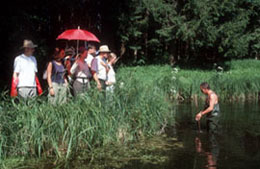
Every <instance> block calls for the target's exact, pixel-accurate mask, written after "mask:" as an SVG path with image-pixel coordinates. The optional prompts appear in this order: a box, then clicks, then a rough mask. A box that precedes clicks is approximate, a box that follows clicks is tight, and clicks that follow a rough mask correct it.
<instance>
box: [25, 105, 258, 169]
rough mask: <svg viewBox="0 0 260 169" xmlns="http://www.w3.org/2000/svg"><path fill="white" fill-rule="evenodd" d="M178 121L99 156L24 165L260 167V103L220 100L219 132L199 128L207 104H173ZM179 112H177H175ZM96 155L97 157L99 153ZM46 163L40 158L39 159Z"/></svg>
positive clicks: (185, 168)
mask: <svg viewBox="0 0 260 169" xmlns="http://www.w3.org/2000/svg"><path fill="white" fill-rule="evenodd" d="M173 107H174V109H175V111H176V112H177V114H176V117H175V118H176V123H177V124H176V127H175V128H174V127H168V128H166V130H165V131H166V133H167V134H165V135H163V136H161V135H160V136H156V137H153V138H149V139H145V140H140V141H139V142H138V143H135V144H130V145H126V146H125V147H124V146H123V145H120V146H119V147H113V146H108V147H105V148H102V150H101V151H100V152H99V151H97V152H96V156H95V160H94V161H93V162H92V163H91V164H90V160H84V159H86V158H85V157H83V158H82V160H80V159H79V158H78V160H73V161H68V162H66V164H61V165H54V164H53V162H51V163H50V162H49V161H47V162H46V163H45V162H43V165H42V166H43V167H40V165H38V166H37V167H36V165H33V166H32V167H21V168H33V169H34V168H44V169H46V168H48V169H51V168H64V169H65V168H66V169H67V168H77V169H83V168H84V169H85V168H97V169H114V168H117V169H118V168H121V169H204V168H206V169H217V168H218V169H259V168H260V104H258V103H232V104H230V103H220V109H221V115H220V128H219V132H218V135H209V134H207V132H206V129H205V127H206V125H205V119H203V120H202V122H201V129H202V131H203V133H199V132H198V127H197V125H196V123H195V120H194V119H195V113H196V112H199V111H200V109H201V108H202V107H203V105H197V106H196V105H195V104H178V105H174V106H173ZM173 118H174V117H173ZM96 157H97V158H96ZM39 164H41V163H39Z"/></svg>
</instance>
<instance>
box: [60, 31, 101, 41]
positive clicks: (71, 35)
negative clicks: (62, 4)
mask: <svg viewBox="0 0 260 169" xmlns="http://www.w3.org/2000/svg"><path fill="white" fill-rule="evenodd" d="M59 39H66V40H83V41H94V42H100V41H99V39H98V38H97V37H96V36H95V35H94V34H93V33H91V32H89V31H86V30H83V29H69V30H66V31H64V32H63V33H62V34H60V35H59V36H58V37H57V40H59Z"/></svg>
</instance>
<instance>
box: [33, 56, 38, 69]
mask: <svg viewBox="0 0 260 169" xmlns="http://www.w3.org/2000/svg"><path fill="white" fill-rule="evenodd" d="M33 62H34V64H35V68H34V71H35V72H36V73H37V72H38V68H37V67H38V66H37V60H36V58H35V57H33Z"/></svg>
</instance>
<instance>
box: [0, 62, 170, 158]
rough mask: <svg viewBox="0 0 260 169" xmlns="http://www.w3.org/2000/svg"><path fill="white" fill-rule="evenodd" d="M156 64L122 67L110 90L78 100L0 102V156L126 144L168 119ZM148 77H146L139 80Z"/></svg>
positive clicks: (63, 154) (62, 153)
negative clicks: (61, 101)
mask: <svg viewBox="0 0 260 169" xmlns="http://www.w3.org/2000/svg"><path fill="white" fill-rule="evenodd" d="M156 69H157V67H151V68H149V69H148V70H146V69H144V68H142V67H139V68H138V67H137V68H122V69H120V71H119V74H118V86H116V90H115V93H114V94H111V93H107V94H106V98H105V97H104V95H103V93H99V92H97V91H96V90H94V89H93V90H90V91H89V92H88V94H87V95H86V96H84V97H82V98H78V99H75V100H70V101H69V102H68V103H66V104H63V105H57V106H53V105H50V104H49V103H48V102H47V101H45V100H44V98H37V99H35V100H28V101H25V102H24V101H20V103H18V104H17V103H15V102H14V101H15V100H10V99H9V98H8V97H7V98H5V97H6V95H4V96H3V97H2V102H1V103H0V108H1V109H0V115H1V116H0V129H1V132H0V159H1V160H3V159H5V158H10V157H17V156H18V157H21V156H22V157H56V158H58V159H62V158H66V159H68V158H70V157H73V156H74V155H75V154H76V153H78V152H80V151H82V150H85V151H87V152H89V153H90V154H91V152H92V151H94V150H95V149H96V148H100V147H102V146H105V145H108V144H111V143H130V142H134V141H136V140H138V139H139V138H140V137H146V136H152V135H155V134H158V133H160V131H161V130H162V128H163V126H165V125H166V124H169V123H171V124H173V123H174V112H173V111H170V106H169V102H168V101H166V98H167V95H166V93H165V92H164V91H163V90H161V89H160V88H159V86H156V85H155V84H156V79H157V78H158V76H159V75H157V74H153V73H152V72H154V71H155V70H156ZM145 77H149V78H147V79H146V78H145Z"/></svg>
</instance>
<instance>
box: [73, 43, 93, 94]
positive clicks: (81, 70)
mask: <svg viewBox="0 0 260 169" xmlns="http://www.w3.org/2000/svg"><path fill="white" fill-rule="evenodd" d="M87 54H88V51H87V49H86V48H85V47H81V48H80V49H79V55H78V59H77V60H76V62H75V63H74V64H73V65H72V67H71V70H70V71H71V74H72V75H73V76H74V79H75V80H74V83H73V94H74V96H78V95H79V94H83V93H84V92H86V91H87V90H88V89H89V88H90V84H89V82H90V78H91V76H92V75H91V72H90V69H89V66H88V64H87V62H86V58H87V57H88V55H87Z"/></svg>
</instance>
